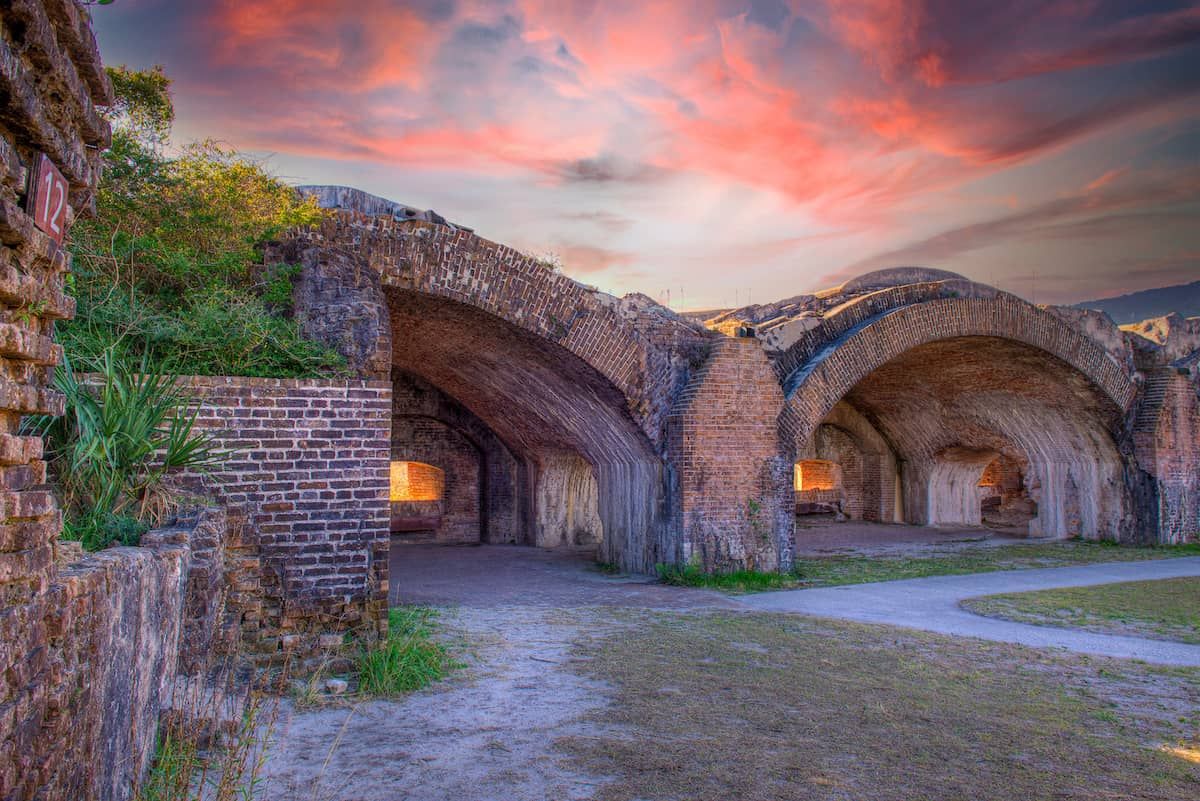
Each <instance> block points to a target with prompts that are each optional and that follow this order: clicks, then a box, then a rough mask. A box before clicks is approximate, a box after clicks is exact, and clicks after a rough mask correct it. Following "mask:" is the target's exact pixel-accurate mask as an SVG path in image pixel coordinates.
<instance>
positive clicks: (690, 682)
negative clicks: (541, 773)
mask: <svg viewBox="0 0 1200 801" xmlns="http://www.w3.org/2000/svg"><path fill="white" fill-rule="evenodd" d="M571 669H572V670H574V671H576V672H577V673H580V674H581V675H582V676H583V677H585V678H587V679H592V680H597V681H600V682H602V683H603V684H602V686H606V687H608V688H610V690H611V694H612V701H611V703H610V704H609V705H608V706H607V707H606V708H605V709H603V710H602V711H599V712H595V713H592V714H591V715H590V716H588V717H587V718H586V719H585V721H584V723H585V724H588V728H587V729H585V731H584V732H582V733H580V734H576V735H571V736H567V737H563V738H560V739H559V740H557V741H556V746H557V747H558V749H559V750H560V751H563V752H564V753H565V754H566V755H567V756H568V757H569V759H570V764H573V765H574V766H576V767H577V768H578V769H579V770H580V771H581V772H583V773H585V774H587V775H591V776H603V777H605V778H606V782H605V783H602V784H600V786H599V788H598V790H597V792H596V798H598V799H601V801H633V800H634V799H651V798H652V799H656V801H674V799H679V800H680V801H683V799H686V800H687V801H727V799H739V800H740V801H785V800H786V801H796V800H798V799H831V800H832V799H872V800H873V801H911V800H912V799H922V800H923V801H943V800H944V801H951V799H954V800H955V801H958V800H960V799H972V801H1011V800H1012V799H1047V800H1049V799H1058V800H1063V799H1079V800H1080V801H1082V800H1083V799H1088V800H1089V801H1090V800H1091V799H1156V800H1157V801H1185V800H1186V801H1194V799H1196V798H1200V670H1183V669H1162V668H1153V667H1150V666H1147V665H1144V664H1139V663H1133V662H1122V661H1118V660H1107V659H1101V658H1087V657H1075V656H1062V655H1059V654H1051V653H1047V652H1042V651H1036V650H1033V649H1028V648H1023V647H1019V646H1013V645H1006V644H998V643H984V642H980V641H977V640H969V639H952V638H948V637H942V636H939V635H933V634H922V633H918V632H912V631H907V630H900V629H894V628H888V627H883V626H865V625H857V624H849V623H834V622H829V621H823V620H816V619H812V618H803V617H798V616H783V615H779V616H769V615H749V614H727V613H717V614H698V615H682V614H676V615H645V616H641V617H637V616H635V615H632V614H631V615H629V616H628V617H627V618H626V620H625V622H624V624H623V625H620V626H619V627H616V629H615V631H614V632H613V633H610V634H607V635H604V634H595V635H593V637H592V639H590V640H589V641H587V642H585V643H584V644H582V645H581V646H579V647H578V649H577V653H576V658H575V659H574V660H572V668H571ZM589 729H590V730H589ZM610 779H611V782H610V781H608V780H610Z"/></svg>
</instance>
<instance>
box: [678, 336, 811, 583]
mask: <svg viewBox="0 0 1200 801" xmlns="http://www.w3.org/2000/svg"><path fill="white" fill-rule="evenodd" d="M782 405H783V393H782V391H781V390H780V387H779V382H778V381H777V380H776V378H775V375H774V373H773V372H772V370H771V366H770V364H769V363H768V361H767V357H766V355H765V354H764V353H763V351H762V348H761V347H759V345H758V342H757V341H755V340H753V339H723V340H720V341H718V342H717V343H716V346H715V347H714V348H713V352H712V355H711V356H710V357H709V360H708V362H707V363H706V364H705V365H704V367H703V368H701V369H700V370H699V371H698V372H697V374H696V376H695V377H694V378H693V380H692V382H691V383H690V384H689V385H688V387H687V389H686V390H684V393H683V395H682V396H681V397H680V399H679V402H678V403H677V405H676V407H675V409H674V410H673V412H672V414H671V417H670V418H669V420H668V431H669V447H670V450H669V453H670V457H671V462H672V464H673V465H674V468H675V470H676V472H677V476H678V482H679V490H678V498H679V503H678V510H677V516H676V519H675V520H674V521H673V522H674V523H675V525H676V526H678V529H677V530H678V531H680V532H681V536H682V554H681V555H680V558H681V559H682V560H683V561H685V562H687V561H691V560H693V559H698V560H699V561H700V562H701V564H703V565H705V566H708V567H710V568H716V569H729V568H733V567H752V568H756V569H759V570H775V569H786V568H788V567H790V565H791V559H792V527H793V513H794V506H795V501H794V495H793V489H792V480H793V478H792V477H793V469H794V468H793V463H792V460H791V459H790V458H785V457H782V456H781V447H780V442H779V437H778V433H777V428H776V424H777V419H778V415H779V409H780V407H781V406H782Z"/></svg>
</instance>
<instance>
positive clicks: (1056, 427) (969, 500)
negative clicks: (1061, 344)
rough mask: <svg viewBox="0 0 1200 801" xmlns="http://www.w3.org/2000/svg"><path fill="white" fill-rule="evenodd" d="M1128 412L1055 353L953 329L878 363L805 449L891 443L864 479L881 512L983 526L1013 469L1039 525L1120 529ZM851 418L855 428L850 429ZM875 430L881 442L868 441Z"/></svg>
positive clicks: (851, 452)
mask: <svg viewBox="0 0 1200 801" xmlns="http://www.w3.org/2000/svg"><path fill="white" fill-rule="evenodd" d="M1120 420H1121V412H1120V409H1118V408H1117V406H1116V405H1115V404H1114V403H1113V402H1112V401H1110V400H1108V399H1107V398H1106V397H1105V396H1104V395H1103V394H1102V393H1100V392H1098V391H1097V390H1096V388H1095V387H1094V385H1093V384H1092V383H1091V382H1090V381H1089V380H1088V379H1087V378H1086V377H1085V376H1084V375H1083V374H1081V373H1080V372H1079V371H1078V370H1076V369H1074V368H1073V367H1071V366H1070V365H1068V364H1066V363H1065V362H1063V361H1061V360H1060V359H1058V358H1056V357H1054V356H1052V355H1050V354H1049V353H1046V352H1045V351H1042V350H1039V349H1038V348H1035V347H1032V346H1030V345H1026V344H1024V343H1019V342H1015V341H1011V340H1005V339H1000V338H995V337H956V338H951V339H944V340H938V341H934V342H929V343H926V344H922V345H918V346H916V347H914V348H911V349H909V350H907V351H905V352H904V353H902V354H900V355H899V356H897V357H895V358H893V359H892V360H890V361H888V362H886V363H884V364H883V365H882V366H880V367H878V368H877V369H875V370H874V371H872V372H871V373H869V374H868V375H867V376H866V377H865V378H863V379H862V380H860V381H859V382H858V383H857V384H856V385H855V386H854V387H853V388H852V389H851V390H850V391H849V392H848V393H847V394H846V395H845V397H844V398H843V399H842V401H841V402H840V403H839V404H838V405H837V406H836V407H835V408H834V410H833V411H832V412H831V413H830V415H828V416H827V417H826V419H825V420H824V421H823V422H822V425H821V426H819V427H818V428H817V429H816V432H815V433H814V437H813V441H812V442H810V443H809V445H808V447H807V448H806V449H805V450H804V452H805V453H811V454H820V453H826V454H829V453H835V452H836V453H843V454H847V455H846V456H843V457H842V459H843V460H844V461H845V462H846V463H849V464H854V463H855V460H858V461H861V459H862V454H863V453H864V452H871V451H872V450H874V451H875V452H877V453H878V452H879V444H880V443H882V444H883V446H884V449H883V458H882V460H881V463H880V466H881V468H882V469H880V470H878V471H877V472H872V473H870V474H869V475H868V476H867V477H866V478H865V480H864V481H863V482H862V485H863V489H862V490H861V492H862V494H863V496H864V498H869V500H868V501H867V502H866V503H863V502H862V501H859V502H858V504H857V505H858V506H859V507H863V508H868V509H870V510H871V511H870V513H871V514H876V515H879V517H878V518H876V519H890V517H891V516H892V515H894V516H895V518H896V519H900V520H904V521H906V522H908V523H913V524H919V525H935V526H955V525H980V524H981V523H982V522H983V506H984V501H985V500H987V499H988V498H989V497H992V496H995V495H996V494H997V491H996V490H995V489H994V487H995V485H996V484H997V483H998V482H999V481H1000V480H1001V477H1002V474H1003V472H1004V470H1007V473H1008V475H1009V478H1008V479H1007V480H1008V481H1009V482H1010V483H1011V482H1012V481H1013V480H1014V479H1013V476H1012V474H1013V472H1014V471H1016V475H1017V477H1016V479H1015V481H1016V482H1017V483H1016V484H1015V485H1014V487H1012V488H1010V490H1009V502H1010V506H1009V507H1008V509H1009V511H1010V512H1011V513H1012V514H1010V518H1011V519H1016V520H1020V521H1021V523H1022V524H1024V522H1025V521H1027V523H1028V533H1029V534H1030V535H1032V536H1045V537H1056V538H1062V537H1069V536H1085V537H1091V538H1113V539H1115V538H1117V537H1118V535H1119V531H1120V528H1121V525H1122V522H1123V521H1124V520H1125V518H1126V517H1127V515H1128V514H1129V509H1128V500H1127V498H1126V494H1125V492H1124V489H1123V483H1122V469H1123V468H1122V459H1121V455H1120V453H1119V452H1118V449H1117V445H1116V442H1115V440H1114V432H1115V431H1116V430H1117V427H1118V426H1119V423H1120ZM867 427H869V431H868V430H867ZM854 428H857V429H858V435H857V436H856V437H852V436H850V434H848V433H846V432H847V430H850V431H853V430H854ZM834 432H840V433H834ZM870 432H874V434H873V435H872V434H871V433H870ZM868 440H871V441H874V442H875V443H876V445H875V446H874V448H870V447H864V445H863V443H864V442H866V441H868ZM837 443H840V445H839V444H837ZM997 465H1000V466H1002V467H1003V468H1004V469H1003V470H1002V469H1001V467H999V466H997ZM989 469H990V470H991V472H992V477H991V478H985V473H987V472H988V471H989ZM893 486H894V487H895V488H897V491H895V492H894V493H891V492H889V489H890V488H891V487H893ZM889 495H894V498H895V500H894V504H893V508H892V509H889V508H888V505H889V504H888V503H887V501H888V498H889ZM1022 499H1025V500H1022ZM853 504H854V502H852V501H851V502H848V505H853ZM1022 504H1024V505H1022ZM1022 512H1023V513H1024V514H1023V516H1022Z"/></svg>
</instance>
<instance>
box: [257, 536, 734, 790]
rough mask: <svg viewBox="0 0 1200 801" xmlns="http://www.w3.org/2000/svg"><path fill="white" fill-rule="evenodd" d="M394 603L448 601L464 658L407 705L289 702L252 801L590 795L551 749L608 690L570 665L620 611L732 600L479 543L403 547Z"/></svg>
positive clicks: (568, 556) (585, 781)
mask: <svg viewBox="0 0 1200 801" xmlns="http://www.w3.org/2000/svg"><path fill="white" fill-rule="evenodd" d="M391 580H392V588H393V592H392V600H393V602H394V603H397V602H400V603H421V604H429V605H434V606H438V607H441V608H443V609H444V610H445V611H444V612H443V617H442V622H443V624H444V626H445V628H446V629H447V632H448V634H449V635H450V636H452V637H456V638H459V639H461V641H462V642H463V643H469V646H468V650H467V651H466V652H465V653H464V657H465V661H466V662H467V663H468V667H467V668H466V669H465V670H462V671H460V672H459V673H458V674H456V676H455V677H454V678H452V679H451V680H449V681H447V682H443V683H441V684H439V685H437V686H436V687H433V688H430V689H427V690H425V691H422V692H418V693H414V694H413V695H411V696H409V697H407V698H405V699H403V700H400V701H373V702H368V703H363V704H360V705H358V706H356V707H354V708H326V709H317V710H303V711H299V710H296V709H295V708H294V707H293V706H292V705H291V704H290V703H285V705H284V708H283V710H282V713H281V717H280V721H279V723H278V725H277V728H276V732H275V736H274V743H273V745H272V747H271V752H270V759H269V762H268V764H267V766H266V771H265V776H264V782H263V784H262V786H261V787H260V788H259V792H258V794H257V797H259V798H262V799H288V800H289V801H291V800H292V799H295V801H366V799H371V801H392V800H393V799H412V800H413V801H418V800H419V801H441V800H442V799H447V801H448V800H449V799H454V800H455V801H493V800H494V801H526V800H528V801H535V800H536V801H546V800H547V799H562V800H563V801H567V800H568V799H583V798H590V797H591V796H592V795H593V794H594V791H595V789H596V786H597V785H598V784H600V783H603V781H604V777H599V776H587V775H581V774H579V773H577V772H573V771H572V770H570V769H569V768H568V767H567V759H566V757H565V756H564V755H562V754H561V753H560V752H557V751H555V750H554V749H553V748H552V747H551V744H552V743H554V741H555V740H557V739H559V738H561V737H567V736H572V735H594V734H599V733H601V732H599V730H597V729H596V727H595V725H594V724H585V723H582V722H581V719H582V718H583V717H584V716H586V715H587V714H588V713H590V712H592V711H594V710H596V709H597V708H598V707H601V706H603V705H605V704H607V703H610V696H609V694H608V692H607V690H606V688H605V687H603V686H599V685H596V684H595V683H593V682H591V681H589V680H587V679H584V678H581V677H580V676H578V675H576V674H575V672H573V671H570V670H567V669H565V668H564V665H566V663H567V662H568V660H569V659H571V658H572V657H571V656H570V651H571V648H572V645H573V643H574V642H576V641H577V640H578V639H579V638H580V637H582V636H585V635H586V634H590V633H595V632H597V631H598V630H602V629H603V628H604V627H607V626H618V625H621V624H620V623H618V622H616V619H615V618H614V617H613V616H611V615H609V614H606V611H607V610H611V609H612V608H613V607H622V608H627V609H628V608H633V609H636V608H654V609H689V608H735V606H736V605H735V604H734V603H733V602H732V601H730V600H729V599H727V598H725V597H723V596H721V595H719V594H717V593H711V592H706V591H701V590H681V589H680V588H672V587H665V586H662V585H657V584H653V583H650V582H649V581H647V580H645V579H641V578H633V579H631V578H628V577H622V578H612V577H608V576H605V575H603V574H601V573H599V572H597V571H595V570H594V569H593V568H592V567H591V559H590V556H589V555H587V554H582V553H571V552H565V551H538V550H534V549H531V548H517V547H503V546H485V547H477V548H470V547H461V548H445V547H437V546H419V545H412V546H407V545H406V546H401V547H397V548H395V549H394V550H393V556H392V579H391Z"/></svg>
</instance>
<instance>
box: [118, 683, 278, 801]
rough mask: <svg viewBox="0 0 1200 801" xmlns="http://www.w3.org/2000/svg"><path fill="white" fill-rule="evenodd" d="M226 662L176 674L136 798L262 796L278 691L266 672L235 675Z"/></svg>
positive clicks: (239, 799) (233, 799) (230, 800)
mask: <svg viewBox="0 0 1200 801" xmlns="http://www.w3.org/2000/svg"><path fill="white" fill-rule="evenodd" d="M230 667H231V666H230V665H225V666H224V667H223V668H219V669H218V670H217V671H216V672H213V671H208V672H206V673H205V674H203V675H200V676H194V677H190V678H186V679H179V680H177V685H176V688H175V694H174V697H173V699H172V706H171V708H170V710H168V711H167V712H166V714H165V715H164V716H163V719H162V721H161V722H160V725H159V733H158V746H157V750H156V751H155V755H154V761H153V762H152V764H151V766H150V771H149V773H148V774H147V775H146V777H145V780H144V781H142V782H141V784H140V786H139V787H137V788H136V792H135V793H134V799H135V801H248V799H253V798H260V797H264V796H263V792H262V791H263V790H265V787H264V785H263V768H264V766H265V765H266V759H267V748H268V745H269V744H270V742H271V739H272V737H273V735H274V733H275V731H276V728H277V725H278V722H279V715H280V698H279V697H278V696H277V695H274V694H272V693H271V692H270V691H269V689H268V688H269V687H270V686H271V683H272V682H271V680H270V677H268V676H265V675H263V676H258V677H246V676H241V677H239V676H238V675H236V671H231V670H230V669H229V668H230ZM286 672H287V667H286V666H285V667H284V675H286ZM218 674H221V675H223V676H224V678H223V679H220V678H216V676H217V675H218Z"/></svg>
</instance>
